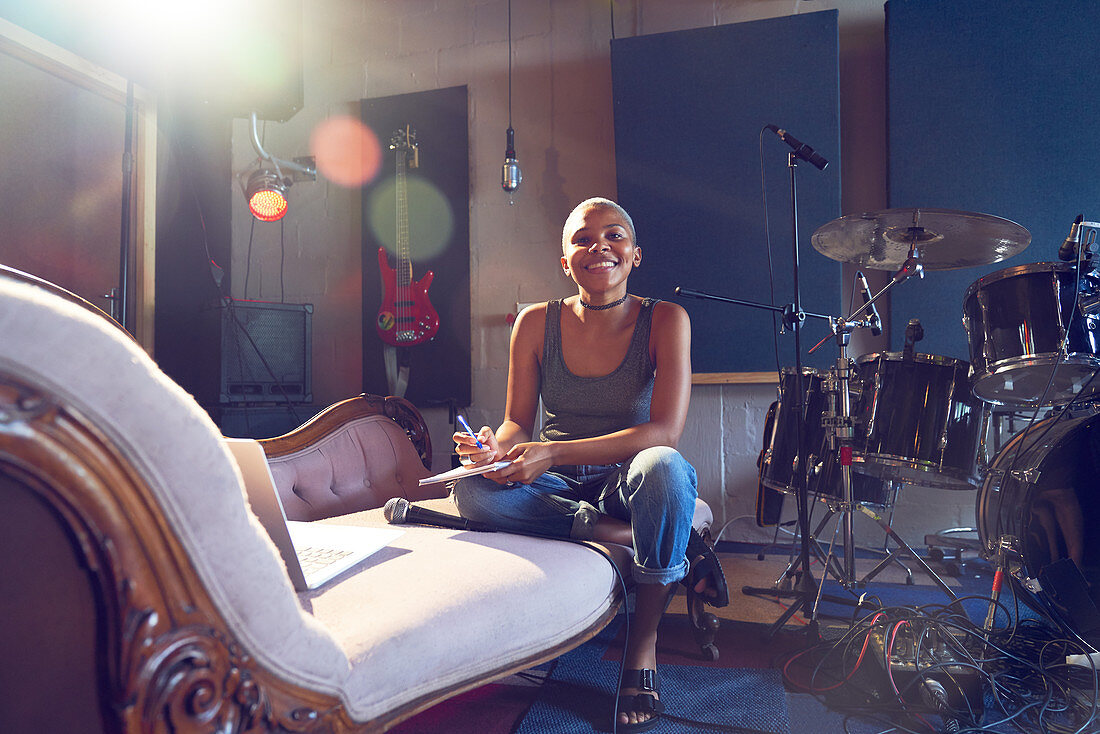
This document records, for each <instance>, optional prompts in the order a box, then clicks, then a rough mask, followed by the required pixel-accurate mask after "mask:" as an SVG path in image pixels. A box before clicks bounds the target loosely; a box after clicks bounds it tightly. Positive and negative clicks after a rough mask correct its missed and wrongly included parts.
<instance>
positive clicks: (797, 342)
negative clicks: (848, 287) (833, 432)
mask: <svg viewBox="0 0 1100 734" xmlns="http://www.w3.org/2000/svg"><path fill="white" fill-rule="evenodd" d="M798 157H799V156H798V151H794V152H791V153H788V154H787V169H788V171H789V172H790V182H791V183H790V185H791V265H792V268H793V281H794V302H793V303H792V304H791V305H789V306H783V307H776V306H771V305H765V304H759V303H753V302H751V301H741V300H737V299H733V298H720V297H717V296H711V295H708V294H705V293H701V292H699V291H693V290H689V289H686V288H676V293H677V294H678V295H683V296H692V297H695V298H708V299H713V300H720V301H726V302H728V303H736V304H741V305H745V306H751V307H753V308H761V309H764V310H768V311H772V312H778V313H781V314H782V315H783V325H784V327H786V328H789V329H791V330H792V331H793V332H794V350H795V351H794V355H795V383H794V390H795V404H794V414H795V415H796V416H799V418H800V419H801V418H803V417H804V416H803V415H802V414H803V409H804V406H803V404H804V401H805V393H804V391H803V387H802V336H801V331H802V324H803V322H805V320H806V316H808V315H809V316H813V317H815V318H821V319H825V320H826V321H831V320H832V319H831V317H829V316H824V315H821V314H807V313H805V312H804V311H803V310H802V302H801V293H800V288H799V283H798V266H799V259H798V181H797V176H796V171H797V169H798V162H797V161H798ZM795 456H796V457H797V459H796V460H797V462H798V465H797V467H796V470H795V471H794V485H795V486H794V491H795V496H796V498H797V500H798V527H799V537H800V539H801V550H800V556H799V558H800V563H801V565H802V574H801V576H800V577H799V582H798V588H797V589H796V590H795V591H794V592H793V594H792V595H793V596H795V597H797V601H796V602H795V603H794V604H791V606H790V607H788V608H787V610H786V611H785V612H784V613H783V615H782V616H780V618H779V619H778V620H776V621H775V623H774V624H773V625H772V627H771V629H770V631H769V633H768V636H769V637H773V636H774V635H775V633H776V632H777V631H779V630H780V629H782V628H783V626H784V625H785V624H786V623H787V621H788V620H789V619H790V618H791V617H792V616H794V615H795V614H796V613H798V612H799V611H805V613H806V617H807V621H808V622H809V624H808V625H807V626H806V635H807V637H809V638H810V639H812V640H813V641H815V642H816V641H818V640H819V634H818V628H817V620H816V619H815V616H814V613H815V607H816V604H815V603H814V602H815V600H816V599H817V598H818V588H817V582H816V581H815V580H814V578H813V575H812V574H811V573H810V530H809V527H808V525H809V502H808V498H807V495H808V487H807V483H806V479H807V476H806V471H805V470H806V467H805V466H803V464H804V463H805V462H804V459H805V456H804V454H803V451H802V432H801V430H799V431H795Z"/></svg>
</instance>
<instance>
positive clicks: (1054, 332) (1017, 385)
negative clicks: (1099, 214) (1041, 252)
mask: <svg viewBox="0 0 1100 734" xmlns="http://www.w3.org/2000/svg"><path fill="white" fill-rule="evenodd" d="M1084 277H1085V278H1086V280H1089V279H1090V276H1084ZM1076 280H1077V274H1076V269H1075V268H1074V267H1073V266H1072V265H1071V264H1070V263H1064V262H1038V263H1029V264H1027V265H1018V266H1016V267H1012V268H1005V269H1004V270H998V271H997V272H995V273H990V274H989V275H986V276H985V277H983V278H979V279H978V280H977V281H976V282H975V283H974V284H973V285H971V286H970V288H969V289H968V290H967V291H966V298H965V300H964V302H963V326H964V327H965V328H966V335H967V340H968V342H969V344H970V362H971V364H973V365H974V377H973V388H974V394H975V395H977V396H978V397H979V398H981V399H982V400H985V401H986V402H989V403H993V404H995V405H1020V406H1037V405H1059V404H1063V403H1066V402H1068V401H1070V400H1071V399H1073V398H1074V396H1076V395H1078V394H1079V393H1081V392H1082V389H1083V388H1084V389H1085V391H1086V393H1085V394H1095V393H1096V392H1097V391H1100V379H1097V380H1095V381H1093V382H1091V383H1090V382H1089V381H1090V379H1091V378H1092V376H1093V374H1094V373H1095V372H1096V370H1097V369H1100V358H1098V357H1097V354H1098V353H1100V349H1098V340H1097V332H1096V329H1097V327H1098V326H1100V317H1098V316H1097V315H1094V314H1090V315H1084V314H1082V313H1081V311H1080V308H1077V309H1074V295H1075V292H1074V287H1075V285H1076ZM1079 305H1080V304H1079ZM1063 342H1065V353H1063V351H1062V345H1063ZM1055 365H1057V374H1055V375H1054V377H1053V379H1051V372H1052V371H1053V370H1054V368H1055ZM1048 382H1049V384H1050V387H1049V389H1048V388H1047V384H1048ZM1086 384H1087V385H1088V387H1087V388H1085V387H1084V386H1085V385H1086Z"/></svg>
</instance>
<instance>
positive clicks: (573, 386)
mask: <svg viewBox="0 0 1100 734" xmlns="http://www.w3.org/2000/svg"><path fill="white" fill-rule="evenodd" d="M655 303H657V301H656V300H655V299H652V298H645V299H643V300H642V310H641V311H640V312H639V313H638V321H637V322H636V323H635V325H634V335H633V337H632V338H631V340H630V347H629V348H628V349H627V350H626V357H624V358H623V361H622V363H620V364H619V366H618V367H617V368H615V370H614V371H613V372H611V373H610V374H607V375H604V376H602V377H578V376H577V375H574V374H573V373H572V372H570V371H569V368H568V367H566V365H565V358H564V357H563V356H562V349H561V299H557V300H553V301H548V302H547V304H546V329H545V336H544V338H543V343H542V385H541V391H542V407H543V422H542V425H543V428H542V433H541V434H540V437H541V438H542V440H543V441H559V440H565V439H572V438H590V437H592V436H602V435H604V434H607V433H612V432H614V431H619V430H622V429H624V428H629V427H630V426H636V425H638V424H639V423H645V422H646V421H648V420H649V403H650V400H651V399H652V397H653V374H654V366H653V361H652V360H651V359H650V358H649V331H650V324H651V322H652V316H653V305H654V304H655Z"/></svg>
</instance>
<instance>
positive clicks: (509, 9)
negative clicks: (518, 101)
mask: <svg viewBox="0 0 1100 734" xmlns="http://www.w3.org/2000/svg"><path fill="white" fill-rule="evenodd" d="M508 127H509V128H511V127H512V0H508Z"/></svg>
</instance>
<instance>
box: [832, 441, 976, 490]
mask: <svg viewBox="0 0 1100 734" xmlns="http://www.w3.org/2000/svg"><path fill="white" fill-rule="evenodd" d="M868 458H871V459H873V461H868V460H867V459H868ZM856 464H861V465H863V466H864V467H872V466H873V467H891V468H895V469H912V470H913V472H914V475H915V476H916V477H917V479H909V478H908V477H907V476H905V475H902V474H900V473H897V476H896V477H894V476H891V477H890V478H891V479H896V481H900V482H903V483H905V484H913V485H916V486H919V487H929V488H932V489H947V490H952V491H961V492H965V491H967V490H971V489H977V487H978V485H979V483H980V478H979V477H978V476H976V475H974V474H968V475H964V472H963V471H962V470H960V469H956V468H954V467H949V466H946V465H939V464H934V463H932V462H930V461H922V460H920V459H899V458H898V457H896V456H893V455H891V454H878V453H873V454H872V453H867V452H863V451H861V452H853V453H852V466H853V467H854V466H855V465H856ZM857 471H858V470H857ZM859 473H860V474H864V475H866V476H872V477H877V478H879V479H882V478H883V477H882V476H880V475H877V474H874V473H872V472H867V471H859ZM886 473H887V474H889V473H890V472H886ZM925 475H928V476H925ZM937 478H941V481H936V479H937ZM921 480H924V481H921ZM942 480H955V481H942ZM961 485H965V486H961Z"/></svg>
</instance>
